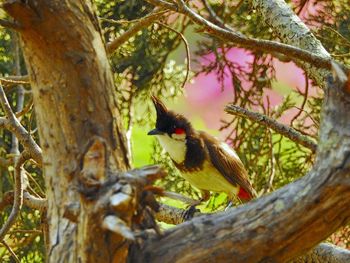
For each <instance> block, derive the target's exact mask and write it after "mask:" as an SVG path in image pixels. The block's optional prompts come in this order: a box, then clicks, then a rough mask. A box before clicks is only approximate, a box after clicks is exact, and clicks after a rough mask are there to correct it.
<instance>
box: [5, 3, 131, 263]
mask: <svg viewBox="0 0 350 263" xmlns="http://www.w3.org/2000/svg"><path fill="white" fill-rule="evenodd" d="M4 8H5V10H6V11H7V12H8V13H9V14H10V15H11V16H12V17H13V18H14V20H15V21H16V22H18V23H20V24H21V29H20V30H19V33H20V36H21V40H22V43H23V53H24V57H25V61H26V64H27V69H28V72H29V75H30V81H31V86H32V91H33V99H34V103H35V111H36V117H37V121H38V127H39V135H40V142H41V146H42V150H43V158H44V159H43V170H44V173H45V180H46V187H47V200H48V210H47V214H48V223H49V226H50V233H49V235H50V240H49V245H50V249H49V251H48V252H47V257H48V261H49V262H79V261H82V262H87V261H90V262H106V261H109V262H111V261H112V260H113V257H114V255H113V253H114V252H115V250H116V248H118V247H119V251H120V252H121V251H124V253H122V254H123V257H124V258H125V256H126V254H127V249H124V250H123V249H120V246H123V244H124V243H125V242H124V238H123V237H121V236H120V235H115V234H111V233H108V232H106V231H105V230H103V229H102V226H101V225H98V222H99V221H98V220H97V221H95V225H91V223H92V222H93V220H92V219H93V218H94V219H96V217H93V216H96V215H95V214H94V215H92V212H91V207H92V206H93V203H94V202H92V201H91V200H89V199H88V196H87V194H86V193H84V194H80V193H79V191H78V190H81V184H80V182H79V180H78V177H79V175H80V174H81V172H82V163H83V158H84V154H85V151H86V149H87V147H88V145H89V143H91V142H92V140H93V138H94V137H96V136H97V137H99V138H102V139H103V141H104V142H105V150H106V154H105V156H106V160H105V163H104V169H105V171H106V172H105V174H104V176H106V178H108V176H109V173H108V171H110V170H117V169H120V170H125V169H126V168H128V160H127V151H126V146H125V141H124V137H123V133H122V128H121V124H120V118H119V112H118V110H117V105H116V99H115V96H114V82H113V78H112V74H111V70H110V65H109V62H108V59H107V55H106V50H105V47H104V43H103V41H102V38H101V34H100V31H99V26H98V22H97V19H96V17H95V16H94V13H93V11H92V8H91V2H90V1H73V0H68V1H59V0H52V1H45V0H39V1H25V2H23V1H7V2H5V3H4ZM90 188H91V187H90ZM92 192H93V191H92ZM93 193H94V192H93ZM76 203H78V204H79V203H81V204H82V205H81V206H80V215H79V224H76V223H75V222H72V221H70V220H69V219H67V218H64V213H65V207H67V206H70V205H71V204H76ZM130 213H131V214H132V211H130ZM85 223H87V224H85ZM128 224H131V222H128ZM91 229H93V230H94V232H91ZM97 233H99V234H97ZM91 240H94V242H93V244H92V243H91V242H90V244H88V243H87V242H88V241H91ZM97 250H98V251H97ZM120 259H122V257H121V258H120Z"/></svg>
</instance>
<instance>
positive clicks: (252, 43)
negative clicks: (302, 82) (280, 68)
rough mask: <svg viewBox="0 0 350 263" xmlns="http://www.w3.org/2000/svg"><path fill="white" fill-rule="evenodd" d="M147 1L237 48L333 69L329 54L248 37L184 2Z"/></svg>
mask: <svg viewBox="0 0 350 263" xmlns="http://www.w3.org/2000/svg"><path fill="white" fill-rule="evenodd" d="M147 1H148V2H150V3H151V4H154V5H157V6H160V7H164V8H167V9H169V10H173V11H177V12H179V13H182V14H184V15H186V16H188V17H189V18H191V19H192V20H193V21H194V22H195V23H196V24H198V25H200V26H203V27H204V28H205V30H206V31H207V32H208V33H209V34H212V35H213V36H216V37H218V38H220V39H222V40H225V41H230V42H231V43H234V44H236V45H237V46H240V47H243V48H249V49H251V50H256V51H263V52H270V53H272V54H273V53H274V52H277V53H280V54H283V55H285V56H287V57H288V58H290V59H291V60H293V61H294V62H296V63H297V64H298V63H300V61H304V62H307V63H310V64H312V65H313V66H314V67H317V68H322V69H327V70H331V69H332V63H331V62H332V59H331V58H330V57H329V55H328V53H327V52H324V53H322V54H321V55H319V54H318V53H313V52H310V51H308V50H305V49H302V48H298V47H295V46H291V45H288V44H284V43H279V42H276V41H270V40H262V39H256V38H251V37H247V36H245V35H243V34H242V33H239V32H235V31H232V30H229V29H226V28H222V27H220V26H217V25H215V24H213V23H211V22H210V21H208V20H206V19H205V18H203V17H202V16H200V15H199V14H197V13H196V12H194V11H193V10H192V9H191V8H189V7H188V6H187V5H186V4H185V3H184V1H182V0H178V1H177V3H178V4H177V5H176V4H173V3H169V2H166V1H163V0H147ZM310 35H311V33H310ZM311 36H312V35H311ZM312 37H313V36H312ZM310 75H312V74H310Z"/></svg>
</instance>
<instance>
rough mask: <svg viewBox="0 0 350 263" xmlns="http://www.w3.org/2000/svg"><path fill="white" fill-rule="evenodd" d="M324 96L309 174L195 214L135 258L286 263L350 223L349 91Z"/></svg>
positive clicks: (334, 90)
mask: <svg viewBox="0 0 350 263" xmlns="http://www.w3.org/2000/svg"><path fill="white" fill-rule="evenodd" d="M325 96H326V98H325V104H324V105H323V112H322V114H323V116H322V123H321V124H322V125H321V130H320V140H319V143H318V151H317V160H316V162H315V165H314V167H313V169H312V170H311V171H310V172H309V174H308V175H306V176H304V177H303V178H301V179H300V180H298V181H295V182H293V183H291V184H289V185H287V186H285V187H283V188H281V189H279V190H277V191H275V192H273V193H272V194H270V195H267V196H263V197H261V198H259V199H256V200H254V201H252V202H249V203H247V204H246V205H242V206H239V207H237V208H235V209H232V210H230V211H228V212H226V213H217V214H213V215H205V216H201V217H197V218H194V219H193V220H191V221H189V222H186V223H183V224H181V225H179V226H177V227H175V228H173V229H170V230H168V231H166V232H165V233H164V235H163V236H162V237H160V238H153V239H149V240H146V241H145V242H144V244H143V247H142V248H141V249H140V250H138V251H137V253H135V254H134V255H137V256H135V258H133V260H134V261H133V262H140V261H142V260H140V259H144V258H147V259H148V261H150V262H203V259H204V258H205V259H206V260H207V261H215V260H217V256H218V254H219V255H220V260H222V261H225V260H232V258H233V257H234V258H235V262H261V261H264V262H286V261H288V260H291V259H292V258H294V257H296V256H298V255H302V254H304V253H306V252H307V251H309V250H310V249H311V248H312V247H314V246H315V245H317V244H318V243H319V242H320V241H322V240H324V239H325V238H326V237H328V236H329V235H330V234H332V233H333V232H335V231H336V230H337V229H338V228H339V227H340V226H342V225H345V224H347V223H348V222H349V221H350V203H349V202H348V200H349V199H350V176H349V175H350V129H348V128H347V127H348V125H349V114H348V113H349V112H350V103H349V101H350V96H349V95H347V94H346V93H345V92H344V91H343V87H339V86H336V85H331V86H329V87H328V89H327V90H326V92H325ZM306 211H307V212H306ZM189 242H190V244H191V245H189Z"/></svg>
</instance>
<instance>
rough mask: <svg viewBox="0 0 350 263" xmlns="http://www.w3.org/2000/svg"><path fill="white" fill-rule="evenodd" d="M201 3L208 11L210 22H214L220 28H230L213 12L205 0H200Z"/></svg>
mask: <svg viewBox="0 0 350 263" xmlns="http://www.w3.org/2000/svg"><path fill="white" fill-rule="evenodd" d="M202 3H203V5H204V7H205V9H206V10H207V11H208V13H209V17H210V20H211V22H213V23H214V24H216V25H218V26H220V27H222V28H226V29H231V28H229V27H228V26H227V25H225V23H224V21H222V19H221V18H220V17H219V16H218V15H217V14H216V13H215V11H214V10H213V8H211V6H210V4H209V3H208V1H207V0H202ZM231 30H232V29H231Z"/></svg>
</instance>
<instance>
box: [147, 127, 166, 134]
mask: <svg viewBox="0 0 350 263" xmlns="http://www.w3.org/2000/svg"><path fill="white" fill-rule="evenodd" d="M162 134H164V132H162V131H160V130H158V129H157V128H155V129H153V130H150V131H149V132H148V133H147V135H162Z"/></svg>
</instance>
